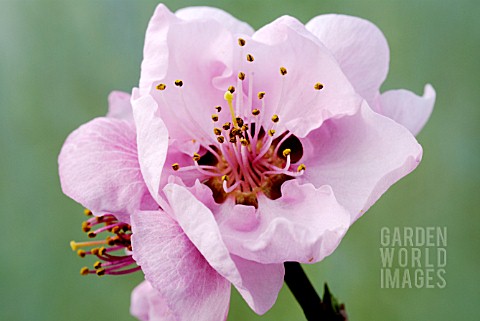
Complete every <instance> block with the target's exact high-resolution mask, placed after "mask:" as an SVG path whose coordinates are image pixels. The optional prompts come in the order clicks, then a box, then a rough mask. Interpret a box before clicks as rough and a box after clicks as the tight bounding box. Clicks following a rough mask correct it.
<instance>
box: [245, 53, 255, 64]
mask: <svg viewBox="0 0 480 321" xmlns="http://www.w3.org/2000/svg"><path fill="white" fill-rule="evenodd" d="M254 60H255V58H253V56H252V55H251V54H247V61H248V62H253V61H254Z"/></svg>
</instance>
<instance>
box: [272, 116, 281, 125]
mask: <svg viewBox="0 0 480 321" xmlns="http://www.w3.org/2000/svg"><path fill="white" fill-rule="evenodd" d="M279 120H280V118H278V115H273V116H272V121H273V122H274V123H278V121H279Z"/></svg>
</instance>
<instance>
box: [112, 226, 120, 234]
mask: <svg viewBox="0 0 480 321" xmlns="http://www.w3.org/2000/svg"><path fill="white" fill-rule="evenodd" d="M119 231H120V227H119V226H114V227H113V228H112V233H114V234H117V233H118V232H119Z"/></svg>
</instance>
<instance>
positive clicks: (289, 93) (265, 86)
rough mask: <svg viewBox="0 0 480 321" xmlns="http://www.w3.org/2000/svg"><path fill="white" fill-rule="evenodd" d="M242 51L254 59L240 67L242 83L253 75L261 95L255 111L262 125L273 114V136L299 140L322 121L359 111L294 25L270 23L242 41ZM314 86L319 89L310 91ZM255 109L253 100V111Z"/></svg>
mask: <svg viewBox="0 0 480 321" xmlns="http://www.w3.org/2000/svg"><path fill="white" fill-rule="evenodd" d="M244 48H245V49H244V51H245V52H246V53H251V54H252V55H253V56H254V59H255V60H254V61H253V62H252V63H250V64H249V65H246V66H245V70H244V71H245V72H246V74H247V79H246V81H248V75H249V74H250V73H253V87H254V93H255V95H256V93H257V92H259V91H264V92H265V93H266V95H265V98H264V100H263V102H264V103H265V109H263V108H262V109H261V111H262V113H265V114H266V115H265V117H266V119H267V120H269V119H270V117H271V116H272V115H273V114H278V116H279V117H280V122H279V123H278V124H277V125H276V128H275V129H276V130H277V132H278V133H281V132H283V131H285V130H286V129H288V130H290V131H291V132H293V133H294V134H295V135H296V136H297V137H304V136H306V135H307V134H308V133H309V132H310V131H311V130H313V129H315V128H318V127H319V126H320V125H321V124H322V123H323V121H325V120H326V119H329V118H331V117H339V116H341V115H350V114H353V113H355V112H356V110H358V108H359V107H360V103H361V98H360V97H359V96H358V95H357V94H356V93H355V91H354V89H353V87H352V85H351V84H350V82H349V81H348V79H347V77H346V76H345V75H344V73H343V72H342V70H341V68H340V66H339V64H338V63H337V61H336V60H335V58H334V57H333V56H332V54H331V53H330V51H329V50H328V49H327V48H326V47H325V46H324V45H323V44H321V43H320V42H319V41H318V40H317V39H316V38H315V37H314V36H313V35H312V34H311V33H310V32H309V31H308V30H306V29H305V27H304V26H303V25H302V24H301V23H300V22H299V21H298V20H296V19H294V18H292V17H288V16H285V17H281V18H279V19H277V20H275V21H274V22H272V23H270V24H268V25H266V26H265V27H263V28H261V29H260V30H258V31H257V32H256V33H255V34H254V35H253V37H252V39H247V42H246V45H245V47H244ZM280 67H284V68H286V70H287V74H286V75H283V76H282V75H281V73H280ZM316 83H321V84H322V85H323V89H321V90H315V88H314V85H315V84H316ZM260 103H261V102H260V101H258V99H257V98H256V97H255V100H254V106H258V105H260Z"/></svg>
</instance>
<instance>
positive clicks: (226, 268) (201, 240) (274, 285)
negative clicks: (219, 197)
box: [164, 184, 284, 314]
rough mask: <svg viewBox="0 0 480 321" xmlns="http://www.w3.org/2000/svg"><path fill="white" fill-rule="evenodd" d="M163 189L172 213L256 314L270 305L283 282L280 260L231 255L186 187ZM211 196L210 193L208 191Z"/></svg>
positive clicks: (204, 209)
mask: <svg viewBox="0 0 480 321" xmlns="http://www.w3.org/2000/svg"><path fill="white" fill-rule="evenodd" d="M164 192H165V194H166V196H167V199H168V200H169V203H170V205H171V207H172V210H173V213H172V215H173V216H174V218H175V219H176V220H178V223H179V224H180V226H181V227H182V229H183V230H184V231H185V234H186V235H187V236H188V238H189V239H190V240H191V241H192V243H193V244H195V246H196V247H197V248H198V250H199V251H200V252H201V253H202V255H203V256H204V257H205V259H206V260H207V261H208V263H210V265H211V266H212V267H213V268H214V269H215V270H216V271H217V272H218V273H220V274H221V275H222V276H223V277H225V278H226V279H228V280H229V281H230V282H231V283H233V285H235V287H236V288H237V289H238V291H239V292H240V294H241V295H242V296H243V298H244V299H245V301H246V302H247V303H248V305H249V306H250V307H251V308H252V309H253V310H254V311H255V312H256V313H258V314H263V313H265V312H266V311H267V310H268V309H270V308H271V307H272V305H273V304H274V303H275V300H276V298H277V295H278V292H279V291H280V288H281V287H282V284H283V275H284V269H283V264H259V263H256V262H250V261H247V260H243V259H240V258H233V257H232V256H231V255H230V253H229V251H228V249H227V247H226V246H225V243H224V242H223V240H222V236H221V235H220V231H219V229H218V225H217V222H216V221H215V218H214V216H213V213H212V212H211V211H210V210H209V209H208V208H207V207H206V206H205V205H204V203H203V202H201V201H200V200H198V199H197V198H196V197H195V196H194V195H193V194H192V193H191V192H190V191H189V190H188V189H187V188H185V187H183V186H179V185H176V184H168V185H167V186H166V187H165V188H164ZM210 199H211V195H210Z"/></svg>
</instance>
